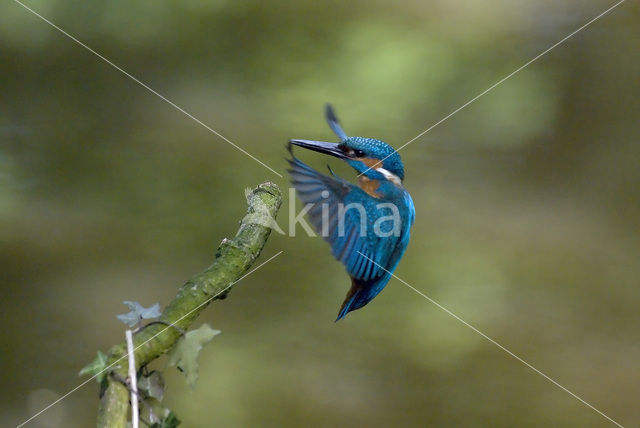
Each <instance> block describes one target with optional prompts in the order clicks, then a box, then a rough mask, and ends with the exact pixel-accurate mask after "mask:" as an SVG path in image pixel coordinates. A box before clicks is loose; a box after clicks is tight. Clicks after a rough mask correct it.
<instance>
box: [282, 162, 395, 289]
mask: <svg viewBox="0 0 640 428" xmlns="http://www.w3.org/2000/svg"><path fill="white" fill-rule="evenodd" d="M289 164H290V166H291V169H290V170H289V173H290V174H291V178H292V183H293V186H294V187H295V189H296V192H297V194H298V197H299V198H300V200H301V201H302V202H303V203H304V204H305V205H307V204H311V207H310V208H309V211H308V217H309V221H310V223H311V225H312V226H313V228H314V229H315V231H316V232H317V233H318V234H320V235H321V236H322V237H323V238H324V239H325V240H326V241H327V242H328V243H329V244H330V245H331V251H332V253H333V256H334V257H335V258H336V259H337V260H339V261H340V262H342V264H344V266H345V267H346V269H347V272H348V273H349V275H350V276H351V277H352V278H354V279H356V280H358V282H359V283H362V282H369V281H373V280H375V279H378V278H380V277H382V276H384V274H385V271H384V270H383V269H381V268H380V267H379V266H377V265H376V263H377V264H379V265H381V266H385V267H386V266H388V264H389V260H390V258H391V257H392V254H393V252H394V249H395V247H396V245H397V243H398V239H397V238H396V237H395V236H389V237H386V238H381V237H379V236H377V235H376V233H375V230H374V223H375V220H376V219H377V218H378V217H379V211H378V206H377V205H378V203H380V202H381V201H380V200H378V199H375V198H373V197H372V196H370V195H368V194H367V193H365V192H364V191H362V190H361V189H360V188H358V187H356V186H354V185H353V184H351V183H349V182H347V181H345V180H343V179H341V178H339V177H337V176H335V175H334V176H333V177H329V176H326V175H323V174H320V173H319V172H317V171H316V170H314V169H313V168H311V167H309V166H308V165H306V164H304V163H303V162H301V161H300V160H298V159H297V158H296V157H295V156H294V157H293V159H291V160H289ZM350 204H354V206H353V207H351V208H349V207H350ZM357 205H360V206H361V208H357ZM341 206H342V207H343V208H342V209H341V208H340V207H341ZM363 213H366V215H363ZM341 214H342V215H341ZM376 214H378V215H376ZM341 217H342V218H343V219H342V220H341ZM363 217H366V218H363ZM323 218H324V221H323ZM361 222H364V227H363V224H361ZM387 223H388V222H387ZM323 228H324V230H323ZM382 229H384V227H382ZM363 232H364V233H363ZM394 238H396V239H394ZM362 255H364V256H366V257H363V256H362ZM369 259H371V260H373V261H375V262H376V263H373V262H372V261H371V260H369Z"/></svg>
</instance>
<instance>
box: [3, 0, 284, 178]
mask: <svg viewBox="0 0 640 428" xmlns="http://www.w3.org/2000/svg"><path fill="white" fill-rule="evenodd" d="M13 1H15V2H16V3H18V4H19V5H20V6H22V7H24V8H25V9H26V10H28V11H29V12H31V13H32V14H34V15H35V16H37V17H38V18H40V19H41V20H43V21H44V22H46V23H47V24H49V25H50V26H52V27H53V28H55V29H56V30H58V31H59V32H61V33H62V34H64V35H65V36H67V37H68V38H70V39H71V40H73V41H74V42H76V43H77V44H79V45H80V46H82V47H83V48H85V49H86V50H88V51H89V52H91V53H92V54H94V55H95V56H97V57H98V58H100V59H101V60H103V61H104V62H106V63H107V64H109V65H110V66H112V67H113V68H115V69H116V70H118V71H119V72H121V73H122V74H124V75H125V76H127V77H128V78H129V79H131V80H133V81H134V82H136V83H137V84H138V85H140V86H142V87H143V88H145V89H146V90H148V91H149V92H151V93H152V94H154V95H156V96H157V97H159V98H160V99H162V100H163V101H165V102H166V103H167V104H169V105H170V106H172V107H174V108H175V109H176V110H178V111H180V112H181V113H183V114H184V115H185V116H187V117H189V118H191V119H193V120H194V121H195V122H196V123H198V124H199V125H201V126H203V127H204V128H206V129H208V130H209V131H211V132H213V133H214V134H215V135H217V136H218V137H220V138H222V139H223V140H224V141H226V142H227V143H229V144H231V145H232V146H233V147H235V148H236V149H238V150H240V151H241V152H242V153H244V154H245V155H247V156H249V157H250V158H251V159H253V160H254V161H256V162H258V163H259V164H260V165H262V166H264V167H265V168H267V169H268V170H269V171H271V172H273V173H274V174H276V175H277V176H279V177H280V178H282V174H280V173H279V172H277V171H276V170H274V169H273V168H271V167H270V166H269V165H267V164H266V163H264V162H262V161H261V160H260V159H258V158H257V157H255V156H253V155H252V154H251V153H249V152H247V151H246V150H245V149H243V148H242V147H240V146H238V145H237V144H235V143H234V142H233V141H231V140H229V139H228V138H227V137H225V136H224V135H222V134H221V133H219V132H218V131H216V130H215V129H213V128H212V127H210V126H209V125H207V124H206V123H204V122H203V121H201V120H200V119H198V118H197V117H195V116H194V115H192V114H191V113H189V112H188V111H186V110H185V109H183V108H182V107H180V106H179V105H177V104H176V103H174V102H173V101H171V100H170V99H168V98H167V97H165V96H164V95H162V94H160V93H159V92H157V91H156V90H154V89H152V88H151V87H149V86H148V85H147V84H145V83H144V82H141V81H140V80H139V79H137V78H136V77H134V76H133V75H131V74H130V73H128V72H126V71H125V70H123V69H122V68H121V67H120V66H118V65H116V64H114V63H113V62H111V61H110V60H109V59H107V58H105V57H104V56H103V55H101V54H99V53H98V52H96V51H95V50H93V49H92V48H90V47H89V46H87V45H86V44H84V43H83V42H81V41H80V40H78V39H77V38H75V37H74V36H72V35H71V34H69V33H67V32H66V31H64V30H63V29H62V28H60V27H58V26H57V25H56V24H54V23H53V22H51V21H49V20H48V19H47V18H45V17H44V16H42V15H40V14H39V13H38V12H36V11H35V10H33V9H31V8H30V7H29V6H27V5H25V4H24V3H21V2H20V1H19V0H13Z"/></svg>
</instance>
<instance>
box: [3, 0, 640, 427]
mask: <svg viewBox="0 0 640 428" xmlns="http://www.w3.org/2000/svg"><path fill="white" fill-rule="evenodd" d="M27 4H28V5H29V6H30V7H32V8H34V9H35V10H36V11H38V12H39V13H41V14H42V15H44V16H45V17H47V18H49V19H51V20H52V21H53V22H55V23H56V24H58V25H59V26H60V27H62V28H63V29H64V30H66V31H68V32H69V33H71V34H73V35H75V36H76V37H78V38H79V39H80V40H82V41H83V42H85V43H87V44H88V45H89V46H91V47H92V48H94V49H96V50H97V51H98V52H100V53H102V54H103V55H105V56H106V57H107V58H109V59H110V60H112V61H113V62H115V63H116V64H118V65H120V66H121V67H122V68H124V69H125V70H127V71H128V72H129V73H131V74H132V75H134V76H136V77H137V78H139V79H140V80H142V81H143V82H145V83H147V84H148V85H150V86H151V87H152V88H154V89H155V90H157V91H158V92H160V93H161V94H163V95H165V96H166V97H168V98H169V99H171V100H172V101H173V102H175V103H176V104H177V105H179V106H181V107H183V108H184V109H186V110H187V111H189V112H190V113H192V114H193V115H195V116H196V117H198V118H199V119H201V120H202V121H203V122H205V123H206V124H208V125H209V126H211V127H212V128H214V129H216V130H217V131H219V132H221V133H222V134H224V135H225V136H226V137H228V138H229V139H231V140H232V141H233V142H235V143H236V144H238V145H239V146H241V147H243V148H244V149H246V150H247V151H249V152H251V153H252V154H253V155H255V156H257V157H258V158H260V159H261V160H263V161H264V162H266V163H267V164H268V165H270V166H271V167H273V168H274V169H276V170H278V171H280V172H281V173H283V174H284V171H285V169H286V162H285V160H284V159H285V157H286V156H287V153H286V150H285V142H286V140H287V139H288V138H293V137H297V138H309V139H330V140H333V139H334V137H333V136H332V134H331V133H330V130H329V128H328V127H327V126H326V124H325V122H324V118H323V116H322V114H323V112H322V111H323V105H324V103H325V102H327V101H330V102H332V103H333V104H334V105H335V107H336V109H337V112H338V115H339V116H340V118H341V120H342V122H343V124H344V127H345V129H346V131H347V132H348V133H349V134H351V135H362V136H371V137H376V138H380V139H382V140H385V141H387V142H389V143H390V144H392V145H394V146H396V147H398V146H400V145H402V144H403V143H405V142H406V141H408V140H410V139H412V138H413V137H415V136H416V135H417V134H418V133H419V132H421V131H423V130H424V129H426V128H427V127H429V126H431V125H432V124H434V123H435V122H437V121H438V120H440V119H441V118H443V117H444V116H445V115H447V114H448V113H450V112H451V111H453V110H455V109H456V108H457V107H459V106H460V105H462V104H463V103H465V102H466V101H468V100H469V99H471V98H472V97H474V96H475V95H477V94H478V93H480V92H481V91H483V90H485V89H486V88H487V87H489V86H490V85H491V84H493V83H494V82H496V81H498V80H499V79H500V78H502V77H504V76H506V75H507V74H509V73H510V72H512V71H513V70H515V69H516V68H518V67H519V66H521V65H522V64H524V63H525V62H527V61H528V60H530V59H531V58H533V57H534V56H535V55H537V54H538V53H540V52H541V51H543V50H544V49H546V48H548V47H549V46H551V45H552V44H553V43H555V42H557V41H558V40H560V39H561V38H563V37H564V36H566V35H567V34H569V33H570V32H572V31H573V30H575V29H576V28H578V27H579V26H581V25H582V24H584V23H585V22H586V21H588V20H589V19H591V18H592V17H594V16H596V15H597V14H599V13H600V12H602V11H603V10H605V9H606V8H607V7H609V6H610V5H611V4H613V3H608V2H599V1H588V0H584V1H567V2H554V1H550V0H549V1H540V0H537V1H523V0H517V1H506V0H491V1H483V2H480V1H474V2H467V1H462V0H440V1H429V2H419V1H404V2H388V1H385V2H382V1H373V2H371V1H369V2H367V1H353V2H344V1H331V2H324V3H321V2H285V1H272V2H263V1H257V0H247V1H227V0H213V1H202V0H184V1H181V2H177V1H169V0H156V1H153V2H150V1H148V2H129V1H124V0H112V1H109V2H106V1H93V2H85V1H79V0H70V1H64V2H63V1H60V0H32V1H29V2H28V3H27ZM639 46H640V8H639V7H638V4H637V3H634V2H626V3H624V4H622V5H621V6H619V7H618V8H617V9H616V10H614V11H613V12H611V13H610V14H609V15H607V16H605V17H603V18H602V19H601V20H599V21H597V22H595V23H594V24H593V25H591V26H590V27H588V28H587V29H585V30H584V31H582V32H580V33H579V34H577V35H576V36H575V37H573V38H571V39H570V40H568V41H567V42H566V43H564V44H563V45H561V46H558V47H557V48H556V49H554V50H553V51H551V52H550V53H549V54H547V55H546V56H544V57H543V58H541V59H540V60H538V61H536V62H535V63H533V64H532V65H530V66H529V67H527V68H526V69H524V70H523V71H522V72H520V73H518V74H517V75H515V76H514V77H512V78H511V79H509V80H508V81H506V82H505V83H503V84H502V85H500V86H499V87H497V88H496V89H494V90H493V91H491V92H489V93H488V94H487V95H485V96H484V97H482V98H480V99H479V100H478V101H476V102H475V103H473V104H472V105H470V106H469V107H467V108H466V109H464V110H462V111H461V112H459V113H458V114H456V115H455V116H453V117H451V118H450V119H448V120H447V121H445V122H443V123H442V124H440V125H439V126H438V127H436V128H435V129H433V130H432V131H430V132H428V133H427V134H426V135H424V136H423V137H421V138H420V139H418V140H416V141H415V142H414V143H412V144H411V145H409V146H408V147H407V148H406V149H404V150H403V151H402V152H401V153H402V156H403V159H404V162H405V167H406V171H407V174H406V175H407V178H406V180H405V185H406V187H407V188H408V190H409V191H410V192H411V194H412V195H413V199H414V201H415V205H416V211H417V220H416V223H415V226H414V228H413V233H412V242H411V244H410V246H409V249H408V251H407V253H406V255H405V257H404V260H403V261H402V263H401V264H400V266H399V268H398V270H397V272H396V273H397V274H398V276H400V277H401V278H403V279H404V280H406V281H408V282H409V283H410V284H412V285H413V286H415V287H417V288H418V289H420V290H421V291H423V292H424V293H426V294H427V295H428V296H430V297H432V298H433V299H435V300H436V301H438V302H439V303H440V304H442V305H444V306H445V307H447V308H449V309H450V310H451V311H453V312H454V313H456V314H458V315H459V316H460V317H462V318H463V319H465V320H466V321H468V322H469V323H471V324H473V325H474V326H476V327H477V328H478V329H480V330H481V331H483V332H485V333H486V334H487V335H489V336H491V337H492V338H494V339H496V340H497V341H498V342H500V343H501V344H503V345H505V346H506V347H507V348H509V349H510V350H512V351H513V352H515V353H516V354H518V355H519V356H521V357H522V358H524V359H525V360H527V361H528V362H530V363H531V364H533V365H534V366H535V367H537V368H539V369H540V370H542V371H543V372H545V373H547V374H548V375H549V376H551V377H552V378H554V379H556V380H557V381H558V382H559V383H561V384H562V385H564V386H566V387H567V388H569V389H570V390H572V391H574V392H575V393H576V394H578V395H580V396H581V397H583V398H584V399H585V400H587V401H588V402H590V403H592V404H593V405H594V406H595V407H597V408H599V409H600V410H602V411H603V412H605V413H607V414H608V415H610V416H611V417H612V418H614V419H616V420H617V421H619V422H620V423H622V424H623V425H628V426H638V424H639V421H640V407H639V406H638V397H639V396H640V370H639V368H640V367H639V361H640V329H639V328H638V325H639V322H640V311H639V309H638V308H639V303H640V288H639V287H638V285H639V284H638V283H639V279H640V263H639V257H640V221H639V214H640V168H638V163H639V160H640V145H639V142H640V138H639V137H640V128H639V126H638V122H639V116H640V101H639V96H640V81H639V79H638V76H639V75H640V50H639V49H638V47H639ZM301 156H302V158H303V159H304V160H305V161H308V162H309V163H310V164H312V165H314V166H316V167H318V168H324V164H325V163H326V161H327V160H326V159H320V158H319V156H316V155H314V154H313V153H301ZM332 165H334V166H335V168H336V170H337V171H339V172H340V174H342V175H343V176H346V177H353V174H352V173H351V172H350V171H349V170H347V169H346V168H344V167H342V166H341V165H337V164H336V162H333V161H332ZM265 180H273V181H275V182H276V183H278V184H279V185H281V186H282V188H283V189H284V190H285V191H286V189H287V187H288V185H287V179H286V177H285V178H284V179H281V178H279V177H278V176H276V175H275V174H273V173H272V172H270V171H269V170H267V169H265V168H264V167H262V166H261V165H259V164H258V163H256V162H255V161H253V160H251V159H250V158H248V157H247V156H245V155H244V154H242V153H241V152H240V151H238V150H236V149H234V148H233V147H232V146H231V145H229V144H228V143H226V142H224V141H222V140H221V139H220V138H218V137H216V136H215V135H214V134H212V133H210V132H209V131H207V130H206V129H204V128H203V127H201V126H200V125H198V124H197V123H195V122H194V121H193V120H191V119H189V118H188V117H186V116H185V115H183V114H182V113H180V112H178V111H177V110H175V109H174V108H172V107H171V106H170V105H168V104H167V103H165V102H163V101H162V100H161V99H159V98H158V97H156V96H154V95H152V94H151V93H149V92H148V91H146V90H145V89H143V88H142V87H140V86H139V85H137V84H136V83H135V82H133V81H132V80H130V79H128V78H126V77H125V76H124V75H122V74H121V73H120V72H118V71H116V70H114V69H113V68H111V67H110V66H109V65H107V64H106V63H105V62H103V61H101V60H100V59H99V58H97V57H96V56H94V55H92V54H91V53H89V52H87V51H86V50H84V49H83V48H81V47H80V46H78V45H77V44H75V43H74V42H72V41H71V40H69V39H68V38H66V37H65V36H63V35H62V34H60V33H59V32H57V31H56V30H54V29H53V28H51V27H50V26H48V25H47V24H46V23H44V22H43V21H41V20H39V19H38V18H37V17H35V16H34V15H32V14H31V13H29V12H28V11H27V10H25V9H24V8H22V7H21V6H20V5H18V4H17V3H15V2H11V1H7V2H3V4H2V5H0V222H1V227H0V269H1V271H2V275H1V276H0V281H1V284H0V287H1V299H0V314H1V319H2V335H1V336H0V351H1V352H0V369H1V371H2V376H1V377H0V391H1V392H0V396H1V400H0V403H1V404H0V424H2V425H3V426H15V425H17V424H18V423H20V422H22V421H23V420H25V419H26V418H27V417H29V416H30V415H31V414H33V413H35V412H36V411H37V410H39V409H40V408H42V407H44V406H45V405H46V404H48V402H50V401H52V400H53V399H55V398H56V397H59V396H61V395H62V394H64V393H66V392H67V391H69V390H71V389H72V388H73V387H75V386H76V385H77V384H79V383H80V381H81V379H80V378H78V376H77V373H78V370H79V369H80V368H81V367H83V366H84V365H85V364H86V363H87V362H89V361H90V360H92V359H93V357H94V356H95V353H96V351H97V350H98V349H101V350H106V349H107V348H108V347H109V346H110V345H111V344H113V343H117V342H120V341H121V340H122V339H123V325H122V324H121V323H120V322H118V321H117V320H116V318H115V315H116V314H119V313H123V312H126V307H125V306H124V305H122V301H123V300H137V301H139V302H140V303H142V304H145V305H150V304H152V303H154V302H161V303H162V304H165V303H166V302H168V301H169V300H170V299H171V298H172V297H173V296H174V294H175V291H176V289H177V287H178V286H179V285H181V284H182V282H183V281H184V280H186V279H188V278H189V277H190V276H191V275H193V274H195V273H197V272H199V271H200V270H202V269H203V268H204V267H206V266H207V265H208V264H209V263H210V262H211V260H212V257H213V254H214V250H215V248H216V247H217V245H218V243H219V242H220V240H222V239H223V238H224V237H230V236H232V235H233V234H234V233H235V230H236V227H237V224H238V220H239V219H240V217H241V216H242V215H243V213H244V211H245V209H246V205H245V200H244V196H243V191H244V189H245V188H246V187H251V186H255V185H257V184H258V183H260V182H262V181H265ZM287 222H288V212H287V209H286V205H285V207H284V208H283V210H282V211H281V213H280V216H279V223H280V224H281V226H283V228H284V227H286V225H287ZM279 250H284V254H283V255H281V256H280V257H279V258H277V259H276V260H274V261H273V262H271V263H269V264H268V265H266V266H264V268H262V269H261V270H260V271H259V272H257V273H255V274H254V275H252V276H251V277H249V278H247V279H245V280H243V281H242V283H240V284H238V285H237V287H235V288H234V290H233V292H232V293H231V295H230V297H229V299H227V300H225V301H224V302H217V303H215V304H214V305H212V306H211V307H210V308H208V309H207V311H206V313H205V314H204V316H203V317H202V318H201V319H200V320H199V321H198V323H197V324H196V326H197V325H199V324H200V323H201V322H207V323H209V324H211V325H212V326H213V327H214V328H218V329H220V330H222V334H221V335H220V336H218V337H216V338H215V339H214V341H213V342H212V344H211V345H209V346H208V347H206V348H205V349H204V351H203V352H202V354H201V360H200V361H201V367H200V379H199V382H198V384H197V387H196V388H195V390H194V391H190V390H189V388H188V387H187V386H186V384H185V382H184V381H183V379H181V377H180V376H181V375H180V374H179V373H177V371H175V370H173V369H172V370H170V371H168V376H167V377H168V379H167V383H168V391H167V396H166V400H165V401H166V403H167V404H168V405H169V406H170V407H171V408H172V409H173V410H175V412H176V413H177V414H178V416H179V417H180V419H182V420H183V422H184V425H183V426H185V427H211V426H217V427H236V426H238V427H239V426H270V427H276V426H278V427H280V426H287V427H294V426H303V425H304V426H348V427H356V426H380V427H382V426H395V425H397V426H496V427H511V426H542V425H550V426H575V427H577V426H580V427H582V426H594V427H595V426H603V427H604V426H613V425H612V424H611V423H610V422H608V421H607V420H606V419H605V418H603V417H602V416H600V415H598V414H597V413H596V412H594V411H593V410H591V409H589V408H588V407H587V406H585V405H583V404H582V403H580V402H579V401H577V400H576V399H574V398H572V397H571V396H570V395H568V394H567V393H566V392H564V391H562V390H560V389H559V388H557V387H556V386H554V385H553V384H551V383H550V382H549V381H547V380H545V379H543V378H542V377H541V376H539V375H538V374H535V373H534V372H533V371H532V370H530V369H529V368H527V367H526V366H524V365H523V364H522V363H520V362H518V361H516V360H514V359H513V358H512V357H510V356H508V355H507V354H506V353H504V352H503V351H501V350H500V349H498V348H497V347H496V346H494V345H493V344H491V343H489V342H488V341H487V340H485V339H483V338H482V337H480V336H479V335H478V334H476V333H474V332H473V331H471V330H470V329H469V328H467V327H465V326H464V325H462V324H461V323H460V322H458V321H457V320H455V319H454V318H452V317H451V316H450V315H448V314H446V313H445V312H443V311H442V310H441V309H438V308H437V307H436V306H434V305H433V304H431V303H429V302H428V301H427V300H426V299H424V298H422V297H420V296H419V295H417V294H416V293H414V292H413V291H411V290H409V289H408V288H407V287H405V286H404V285H402V284H401V283H400V282H398V281H391V282H390V284H389V285H388V287H387V288H386V290H385V291H384V292H383V293H382V294H381V295H380V296H379V297H378V298H376V300H375V301H374V302H372V303H371V304H370V305H369V306H367V307H366V308H365V309H363V310H359V311H356V312H354V313H352V314H350V315H349V316H348V317H347V318H346V320H344V321H342V322H339V323H334V322H333V320H334V318H335V316H336V314H337V311H338V308H339V306H340V303H341V302H342V299H343V297H344V295H345V293H346V291H347V289H348V287H349V280H348V278H347V276H346V274H345V272H344V270H343V268H342V266H341V265H340V264H338V263H337V262H335V261H334V260H333V259H332V257H331V255H330V252H329V250H328V247H327V245H326V244H325V243H324V242H323V241H322V240H321V239H320V238H311V237H308V236H306V234H305V233H304V232H303V231H302V230H301V229H298V233H297V235H296V236H295V237H288V236H282V235H277V234H274V235H273V236H272V237H271V239H270V240H269V242H268V243H267V246H266V248H265V250H264V253H263V257H262V260H266V258H267V257H269V256H271V255H272V254H275V253H276V252H277V251H279ZM96 409H97V388H96V385H95V383H94V382H91V383H90V384H88V385H86V386H84V387H83V388H82V389H79V390H78V391H76V392H74V393H73V394H72V395H70V396H69V397H68V398H66V399H65V400H64V401H62V402H61V403H60V404H58V405H57V406H56V407H54V408H52V409H51V410H49V411H48V412H47V413H45V414H43V415H42V416H41V417H39V418H38V419H37V420H36V421H33V423H32V424H31V426H44V427H71V426H73V427H76V426H77V427H83V426H91V425H92V424H94V423H95V422H94V421H95V413H96Z"/></svg>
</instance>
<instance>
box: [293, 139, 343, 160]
mask: <svg viewBox="0 0 640 428" xmlns="http://www.w3.org/2000/svg"><path fill="white" fill-rule="evenodd" d="M289 144H293V145H296V146H300V147H304V148H305V149H309V150H313V151H315V152H320V153H324V154H325V155H331V156H335V157H337V158H339V159H347V156H346V155H345V154H344V152H343V151H342V150H340V148H339V147H338V146H339V144H338V143H327V142H324V141H312V140H289Z"/></svg>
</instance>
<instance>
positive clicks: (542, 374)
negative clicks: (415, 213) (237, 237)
mask: <svg viewBox="0 0 640 428" xmlns="http://www.w3.org/2000/svg"><path fill="white" fill-rule="evenodd" d="M358 253H359V254H360V255H361V256H362V257H364V258H365V259H367V260H369V261H370V262H371V263H373V264H375V265H376V266H378V267H379V268H380V269H382V270H383V271H385V272H387V273H388V274H389V275H391V276H392V277H394V278H395V279H397V280H398V281H400V282H401V283H403V284H404V285H406V286H407V287H409V288H410V289H412V290H413V291H415V292H416V293H418V294H419V295H421V296H422V297H424V298H425V299H427V300H428V301H429V302H431V303H433V304H434V305H436V306H437V307H438V308H440V309H442V310H443V311H445V312H446V313H448V314H449V315H451V316H452V317H454V318H455V319H457V320H458V321H460V322H461V323H462V324H464V325H465V326H467V327H469V328H470V329H471V330H473V331H475V332H476V333H478V334H479V335H480V336H482V337H484V338H485V339H487V340H488V341H489V342H491V343H493V344H494V345H496V346H497V347H498V348H500V349H502V350H503V351H504V352H506V353H507V354H509V355H511V356H512V357H513V358H515V359H516V360H518V361H520V362H521V363H522V364H524V365H525V366H527V367H529V368H530V369H531V370H533V371H534V372H536V373H538V374H539V375H540V376H542V377H543V378H545V379H547V380H548V381H549V382H551V383H553V384H554V385H555V386H557V387H558V388H560V389H562V390H563V391H564V392H566V393H567V394H569V395H571V396H572V397H573V398H575V399H576V400H578V401H580V402H581V403H582V404H584V405H586V406H587V407H589V408H591V409H592V410H594V411H596V412H597V413H599V414H600V415H601V416H603V417H605V418H606V419H607V420H609V422H612V423H614V424H616V425H617V426H619V427H620V428H624V427H623V426H622V425H620V424H619V423H618V422H616V421H615V420H613V419H612V418H610V417H609V416H607V415H606V414H604V413H603V412H601V411H600V410H598V409H596V408H595V407H593V405H591V404H589V403H588V402H587V401H585V400H584V399H583V398H581V397H580V396H578V395H577V394H575V393H573V392H571V391H570V390H568V389H567V388H566V387H564V386H562V385H561V384H559V383H558V382H557V381H555V380H553V379H552V378H551V377H549V376H548V375H546V374H545V373H543V372H542V371H540V370H538V369H537V368H535V367H534V366H532V365H531V364H529V363H528V362H526V361H525V360H523V359H522V358H520V357H519V356H517V355H516V354H514V353H513V352H511V351H510V350H508V349H507V348H505V347H504V346H502V345H501V344H499V343H498V342H496V341H495V340H493V339H492V338H491V337H489V336H487V335H486V334H484V333H483V332H481V331H480V330H478V329H477V328H475V327H474V326H472V325H471V324H469V323H468V322H466V321H465V320H463V319H462V318H460V317H459V316H458V315H456V314H454V313H453V312H451V311H450V310H449V309H447V308H445V307H444V306H442V305H441V304H440V303H438V302H436V301H435V300H433V299H432V298H431V297H429V296H427V295H426V294H424V293H423V292H422V291H420V290H418V289H417V288H415V287H413V286H412V285H411V284H409V283H408V282H406V281H405V280H403V279H402V278H399V277H398V276H396V275H395V274H394V273H393V272H390V271H388V270H387V269H385V268H384V266H380V265H379V264H378V263H376V262H375V261H374V260H372V259H370V258H369V257H367V256H365V255H364V254H362V253H361V252H360V251H358Z"/></svg>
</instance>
